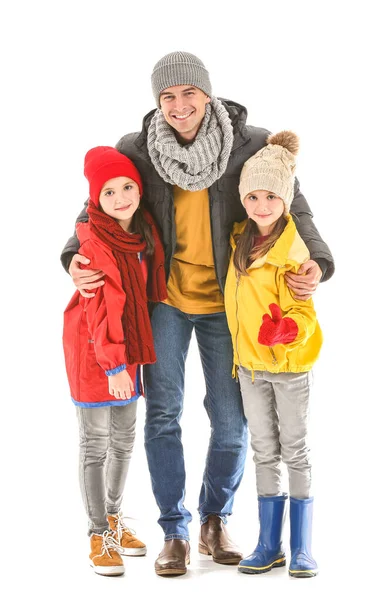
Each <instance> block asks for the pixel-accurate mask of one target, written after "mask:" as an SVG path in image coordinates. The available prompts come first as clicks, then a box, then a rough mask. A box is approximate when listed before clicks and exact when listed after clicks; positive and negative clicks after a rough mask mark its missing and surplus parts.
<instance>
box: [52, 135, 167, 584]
mask: <svg viewBox="0 0 385 600" xmlns="http://www.w3.org/2000/svg"><path fill="white" fill-rule="evenodd" d="M84 174H85V176H86V178H87V180H88V182H89V196H90V198H89V204H88V215H89V221H88V222H87V223H78V224H77V226H76V232H77V236H78V238H79V241H80V244H81V247H80V250H79V253H80V254H83V255H84V256H87V258H89V259H90V263H89V265H88V267H89V268H91V269H92V268H93V269H99V270H100V271H102V272H103V273H104V285H103V286H101V287H99V288H98V289H97V290H96V293H95V295H94V297H91V298H84V297H83V296H81V295H80V293H79V292H78V291H77V292H76V293H75V294H74V296H73V297H72V299H71V301H70V303H69V305H68V307H67V309H66V311H65V313H64V334H63V343H64V353H65V361H66V369H67V375H68V380H69V385H70V389H71V397H72V401H73V402H74V404H75V405H76V410H77V416H78V421H79V431H80V468H79V475H80V487H81V492H82V497H83V502H84V506H85V508H86V512H87V515H88V519H89V535H90V541H91V554H90V561H91V566H92V567H93V568H94V571H95V572H96V573H98V574H100V575H122V574H123V573H124V565H123V561H122V559H121V556H120V555H121V554H124V555H128V556H133V555H135V556H142V555H144V554H145V553H146V547H145V545H144V544H143V543H142V542H140V541H139V540H138V539H136V538H135V537H134V535H133V533H132V532H131V531H130V530H129V529H128V528H127V527H125V525H124V522H123V517H122V513H121V503H122V497H123V491H124V485H125V481H126V476H127V471H128V465H129V462H130V457H131V454H132V449H133V444H134V437H135V420H136V402H135V401H136V400H137V399H138V398H139V396H140V395H141V393H142V385H141V380H140V367H139V365H141V364H144V363H153V362H155V360H156V356H155V351H154V344H153V338H152V332H151V324H150V317H149V313H148V308H147V304H148V301H152V302H159V301H161V300H164V299H165V298H166V297H167V289H166V280H165V271H164V254H163V248H162V243H161V241H160V238H159V235H158V232H157V229H156V226H155V223H154V221H153V219H152V217H151V215H150V214H149V213H148V212H147V211H146V210H145V209H144V208H143V207H142V206H141V204H140V199H141V196H142V193H143V186H142V181H141V178H140V174H139V172H138V170H137V169H136V167H135V165H134V164H133V163H132V162H131V161H130V160H129V159H128V158H127V157H126V156H124V155H123V154H121V153H120V152H118V151H117V150H115V148H112V147H106V146H100V147H97V148H93V149H92V150H90V151H89V152H87V154H86V157H85V162H84Z"/></svg>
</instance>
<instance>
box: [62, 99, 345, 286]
mask: <svg viewBox="0 0 385 600" xmlns="http://www.w3.org/2000/svg"><path fill="white" fill-rule="evenodd" d="M222 102H223V103H224V105H225V107H226V109H227V110H228V112H229V115H230V118H231V121H232V124H233V130H234V143H233V148H232V151H231V154H230V158H229V162H228V165H227V169H226V171H225V173H224V174H223V175H222V177H220V179H218V180H217V181H216V182H215V183H213V185H211V186H210V188H209V190H208V191H209V199H210V219H211V232H212V244H213V253H214V262H215V271H216V276H217V280H218V282H219V285H220V287H221V290H222V291H223V289H224V285H225V281H226V274H227V268H228V264H229V236H230V232H231V230H232V227H233V223H234V222H235V221H243V220H244V219H245V218H246V212H245V210H244V208H243V206H242V204H241V201H240V198H239V192H238V185H239V177H240V173H241V170H242V167H243V164H244V163H245V161H246V160H247V159H248V158H250V156H252V155H253V154H255V153H256V152H257V151H258V150H260V149H261V148H262V147H263V146H265V144H266V137H267V136H268V135H269V133H270V132H269V131H267V130H266V129H261V128H259V127H252V126H250V125H246V117H247V111H246V109H245V108H244V107H243V106H241V105H240V104H237V103H236V102H232V101H231V100H222ZM154 112H155V111H151V112H150V113H148V115H146V116H145V117H144V120H143V129H142V131H141V132H140V133H129V134H127V135H125V136H124V137H122V138H121V140H120V141H119V142H118V144H117V146H116V148H117V149H118V150H119V151H120V152H122V153H123V154H125V155H126V156H128V157H129V158H130V159H131V160H132V161H133V162H134V163H135V165H136V166H137V168H138V169H139V172H140V174H141V177H142V180H143V185H144V194H143V202H144V203H145V204H146V206H147V207H148V208H149V210H150V211H151V213H152V214H153V216H154V217H155V219H156V221H157V223H158V225H159V227H160V230H161V232H162V236H163V243H164V249H165V256H166V273H167V276H168V275H169V273H170V266H171V259H172V256H173V254H174V252H175V247H176V233H175V218H174V202H173V190H172V185H170V184H168V183H165V182H164V181H163V179H161V177H160V176H159V175H158V173H157V172H156V170H155V168H154V166H153V165H152V163H151V160H150V157H149V155H148V150H147V130H148V126H149V124H150V121H151V118H152V116H153V114H154ZM291 213H292V214H295V215H296V217H297V219H296V220H295V223H296V226H297V229H298V231H299V234H300V236H301V237H302V239H303V240H304V242H305V244H306V246H307V247H308V249H309V252H310V256H311V258H312V259H313V260H315V261H316V262H317V263H318V264H319V265H320V267H321V269H322V272H323V278H322V279H323V281H325V280H327V279H329V278H330V277H331V276H332V274H333V272H334V262H333V257H332V255H331V253H330V250H329V248H328V246H327V245H326V244H325V242H324V241H323V240H322V239H321V236H320V235H319V233H318V231H317V229H316V227H315V225H314V223H313V215H312V213H311V210H310V207H309V205H308V203H307V201H306V200H305V198H304V196H303V195H302V194H301V192H300V189H299V184H298V181H296V189H295V194H294V200H293V202H292V205H291ZM87 219H88V216H87V213H86V209H85V208H84V209H83V211H82V212H81V213H80V215H79V217H78V218H77V221H87ZM78 249H79V241H78V239H77V237H76V236H75V235H74V236H73V237H71V238H70V239H69V240H68V242H67V244H66V246H65V248H64V250H63V253H62V256H61V260H62V263H63V266H64V268H65V269H67V270H68V267H69V264H70V262H71V259H72V257H73V255H74V254H75V253H76V252H77V250H78Z"/></svg>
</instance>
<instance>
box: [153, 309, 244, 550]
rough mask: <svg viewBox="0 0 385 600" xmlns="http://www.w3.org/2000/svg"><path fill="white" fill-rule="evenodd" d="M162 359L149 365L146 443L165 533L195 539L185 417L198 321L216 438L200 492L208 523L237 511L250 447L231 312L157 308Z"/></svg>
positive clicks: (202, 511) (158, 353)
mask: <svg viewBox="0 0 385 600" xmlns="http://www.w3.org/2000/svg"><path fill="white" fill-rule="evenodd" d="M151 323H152V330H153V335H154V343H155V351H156V356H157V361H156V363H155V364H153V365H145V367H144V388H145V396H146V404H147V414H146V425H145V446H146V452H147V460H148V466H149V470H150V475H151V482H152V489H153V492H154V496H155V499H156V502H157V504H158V506H159V509H160V518H159V521H158V523H159V524H160V525H161V527H162V528H163V530H164V533H165V539H166V540H169V539H173V538H177V539H184V540H188V539H189V535H188V524H189V522H190V521H191V513H190V512H189V511H188V510H187V509H186V508H185V507H184V505H183V501H184V496H185V479H186V476H185V466H184V457H183V446H182V441H181V428H180V418H181V416H182V411H183V395H184V377H185V361H186V357H187V351H188V347H189V344H190V340H191V334H192V331H193V328H194V327H195V335H196V338H197V342H198V348H199V353H200V358H201V362H202V367H203V373H204V377H205V382H206V396H205V399H204V406H205V409H206V412H207V414H208V417H209V419H210V424H211V437H210V443H209V448H208V453H207V459H206V467H205V471H204V474H203V484H202V488H201V492H200V497H199V513H200V517H201V522H202V523H204V522H206V521H207V518H208V515H210V514H216V515H218V516H219V517H220V518H221V519H222V520H223V522H224V523H226V517H227V516H228V515H230V514H231V510H232V506H233V501H234V494H235V492H236V490H237V489H238V486H239V484H240V482H241V479H242V475H243V469H244V464H245V457H246V450H247V427H246V419H245V416H244V413H243V407H242V400H241V394H240V389H239V385H238V383H237V382H236V381H235V380H234V379H232V376H231V371H232V363H233V349H232V344H231V338H230V334H229V330H228V326H227V320H226V314H225V313H224V312H223V313H214V314H209V315H191V314H186V313H183V312H181V311H180V310H178V309H176V308H173V307H171V306H168V305H166V304H158V305H157V306H156V307H155V309H154V312H153V314H152V319H151Z"/></svg>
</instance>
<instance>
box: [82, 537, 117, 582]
mask: <svg viewBox="0 0 385 600" xmlns="http://www.w3.org/2000/svg"><path fill="white" fill-rule="evenodd" d="M90 542H91V553H90V565H91V567H92V568H93V569H94V571H95V573H97V574H98V575H107V576H109V577H112V576H116V575H123V573H124V565H123V561H122V558H121V556H120V553H119V552H120V550H119V549H120V546H119V544H118V543H117V541H116V539H115V537H114V535H113V534H112V533H111V531H105V532H104V533H103V534H102V535H98V534H97V533H94V534H92V535H91V538H90Z"/></svg>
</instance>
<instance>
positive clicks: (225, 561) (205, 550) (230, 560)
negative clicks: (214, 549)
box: [198, 544, 243, 565]
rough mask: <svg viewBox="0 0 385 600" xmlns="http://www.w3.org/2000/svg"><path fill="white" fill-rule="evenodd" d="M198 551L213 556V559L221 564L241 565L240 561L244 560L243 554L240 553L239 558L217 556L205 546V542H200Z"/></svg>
mask: <svg viewBox="0 0 385 600" xmlns="http://www.w3.org/2000/svg"><path fill="white" fill-rule="evenodd" d="M198 552H199V553H200V554H204V555H205V556H212V558H213V561H214V562H216V563H218V564H219V565H239V563H240V561H241V560H242V558H243V556H242V555H240V556H239V557H238V558H221V559H220V558H216V557H215V556H213V555H212V554H211V552H210V550H209V549H208V548H207V546H203V544H199V546H198Z"/></svg>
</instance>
